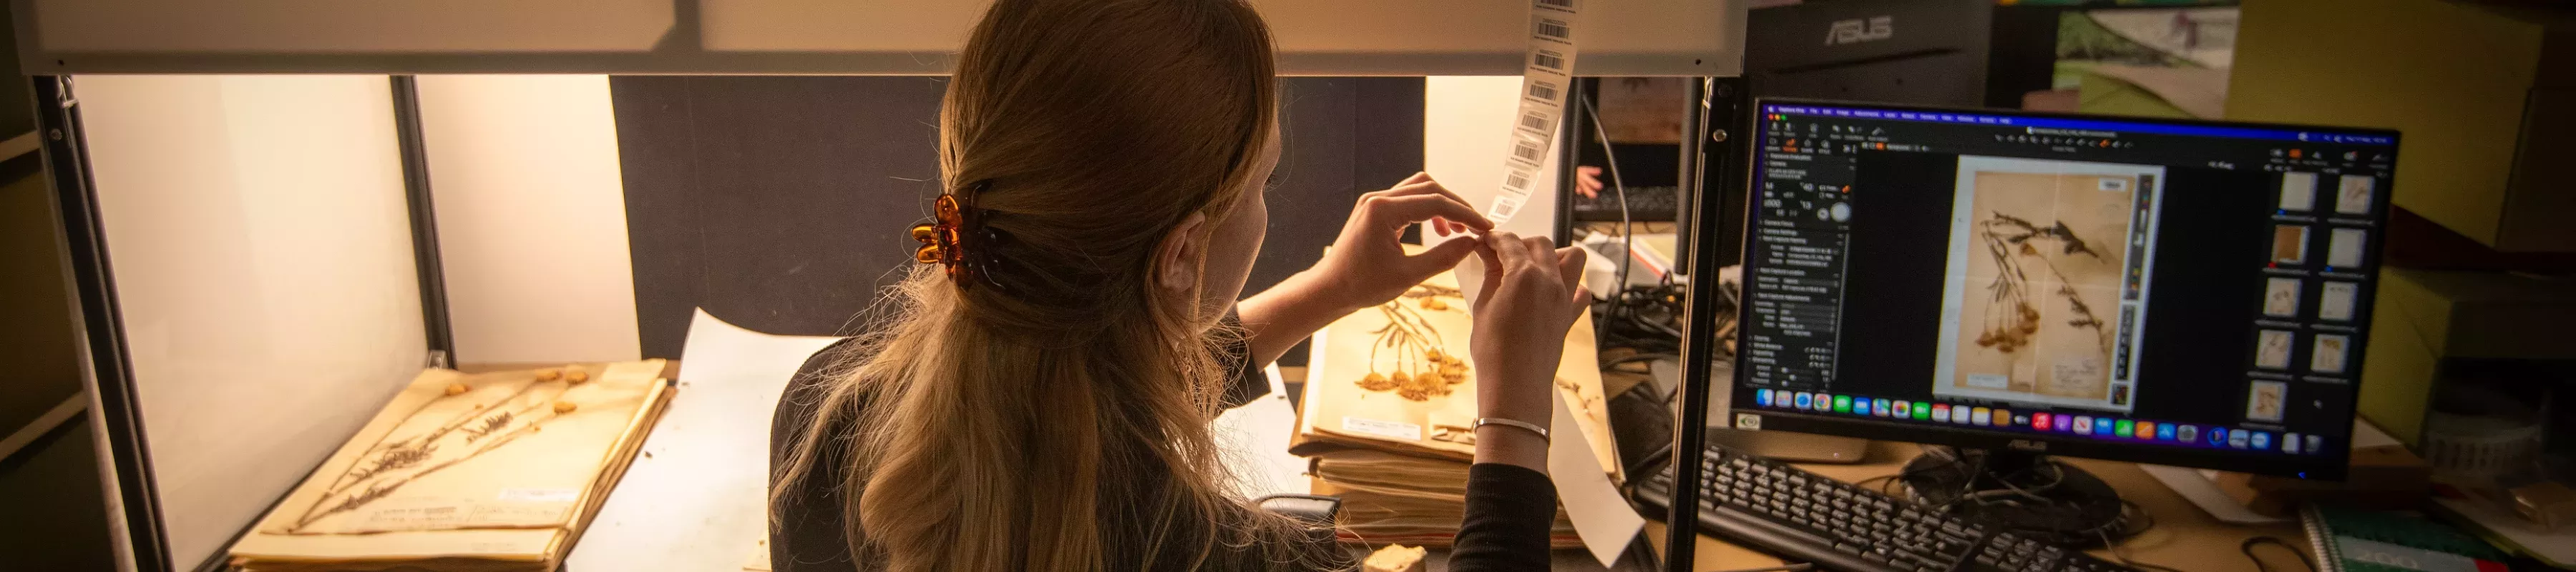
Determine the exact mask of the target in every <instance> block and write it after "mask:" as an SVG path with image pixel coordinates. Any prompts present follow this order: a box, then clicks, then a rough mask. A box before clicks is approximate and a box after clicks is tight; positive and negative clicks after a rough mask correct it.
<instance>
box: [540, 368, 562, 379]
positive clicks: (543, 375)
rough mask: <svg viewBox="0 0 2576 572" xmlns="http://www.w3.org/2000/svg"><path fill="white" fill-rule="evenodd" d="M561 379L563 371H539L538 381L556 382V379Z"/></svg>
mask: <svg viewBox="0 0 2576 572" xmlns="http://www.w3.org/2000/svg"><path fill="white" fill-rule="evenodd" d="M561 377H563V370H558V369H540V370H537V381H554V380H556V379H558V378H561Z"/></svg>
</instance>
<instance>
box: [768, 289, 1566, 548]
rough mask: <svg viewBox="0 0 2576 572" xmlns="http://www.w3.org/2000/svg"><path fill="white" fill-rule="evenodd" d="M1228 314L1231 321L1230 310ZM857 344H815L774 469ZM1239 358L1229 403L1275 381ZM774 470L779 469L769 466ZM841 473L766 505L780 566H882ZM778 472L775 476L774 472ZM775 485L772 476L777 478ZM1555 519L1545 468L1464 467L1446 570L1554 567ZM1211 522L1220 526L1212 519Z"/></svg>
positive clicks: (836, 459) (1235, 352)
mask: <svg viewBox="0 0 2576 572" xmlns="http://www.w3.org/2000/svg"><path fill="white" fill-rule="evenodd" d="M1228 319H1232V318H1231V317H1229V318H1228ZM853 349H855V345H854V344H852V343H850V342H846V341H845V342H842V343H837V344H833V345H832V346H830V347H828V348H825V349H824V350H823V351H820V352H815V354H814V357H812V358H810V359H808V360H806V362H805V365H804V367H802V368H799V369H798V370H797V372H796V378H795V379H794V380H792V381H790V382H789V383H788V387H787V391H786V393H785V394H784V395H783V396H782V397H781V398H780V399H779V401H778V409H777V412H776V413H775V415H774V417H773V419H772V421H771V426H770V433H769V462H770V464H771V466H772V468H773V469H774V468H776V467H777V466H778V465H779V464H781V463H785V462H787V458H788V457H789V455H790V453H791V452H792V451H794V450H795V445H796V442H797V440H798V439H802V438H803V437H804V430H805V428H806V427H807V426H808V425H809V424H811V423H812V422H813V420H814V418H815V416H816V415H819V414H821V413H822V412H821V411H820V410H819V409H818V408H819V407H820V406H821V402H822V400H823V399H822V398H823V396H824V395H825V394H826V393H828V391H829V389H830V384H831V383H833V382H834V381H835V380H833V379H832V378H831V377H830V376H829V375H828V374H827V372H829V371H830V370H831V369H832V367H833V366H834V365H836V364H839V363H840V362H841V361H842V360H844V359H847V357H848V355H847V353H848V352H849V351H852V350H853ZM1226 351H1227V352H1228V353H1229V354H1230V355H1229V357H1232V358H1233V359H1229V360H1226V361H1227V363H1229V364H1234V367H1233V368H1232V369H1233V371H1232V372H1231V373H1232V374H1233V381H1232V383H1231V384H1230V385H1229V386H1228V388H1227V391H1226V396H1225V405H1226V406H1227V407H1235V406H1240V405H1243V404H1245V403H1250V402H1252V400H1253V399H1255V398H1258V397H1261V396H1262V395H1265V394H1268V393H1269V392H1270V384H1269V383H1268V381H1267V380H1265V379H1264V378H1263V376H1262V374H1261V369H1260V368H1258V367H1253V365H1252V364H1249V363H1248V362H1249V361H1251V360H1250V359H1248V358H1249V356H1250V353H1251V350H1250V348H1248V347H1245V346H1243V345H1242V344H1240V343H1238V344H1234V345H1233V346H1232V347H1229V348H1226ZM838 413H840V414H838V415H835V419H833V420H832V423H835V424H839V423H849V422H853V421H855V419H856V418H858V417H860V416H864V415H867V414H869V410H868V406H867V404H866V403H864V402H862V403H860V404H858V407H856V408H855V411H850V412H838ZM820 453H821V455H820V458H819V459H818V461H819V462H820V464H819V465H818V469H822V470H825V471H835V470H841V468H843V467H847V466H848V464H847V463H846V462H845V461H846V460H847V459H846V458H845V457H844V456H843V455H844V452H843V451H842V450H840V449H838V448H835V447H824V448H823V449H822V450H821V451H820ZM770 474H772V475H776V474H778V473H777V471H775V470H773V471H771V473H770ZM840 477H841V475H836V474H831V473H829V472H824V473H817V474H816V475H815V476H812V477H808V478H806V479H805V480H803V481H802V482H799V483H797V485H796V486H795V488H794V491H793V494H790V495H787V496H785V497H783V498H780V499H779V500H778V502H775V503H773V504H771V506H770V507H769V516H770V518H769V523H770V524H769V526H770V529H769V558H770V565H771V566H772V567H774V568H773V569H774V570H776V571H777V572H858V571H860V570H877V569H879V566H877V565H876V564H875V563H873V562H863V560H865V559H857V558H853V557H852V556H851V554H850V549H849V545H848V544H847V543H846V542H845V541H844V536H843V535H844V534H845V531H846V530H847V526H846V524H847V522H848V521H847V520H846V517H845V515H843V514H842V513H841V506H842V503H841V498H840V497H839V496H838V495H840V494H841V490H840V486H841V482H842V479H841V478H840ZM773 478H774V477H773ZM772 484H773V485H775V484H776V483H772ZM1555 517H1556V487H1555V486H1554V485H1553V484H1551V483H1550V481H1549V480H1548V477H1547V475H1546V474H1544V473H1540V472H1538V471H1532V470H1529V469H1527V468H1523V467H1518V466H1513V465H1504V464H1498V463H1479V464H1476V465H1474V466H1471V467H1469V468H1468V469H1467V512H1466V521H1465V523H1464V524H1462V525H1461V526H1460V527H1459V529H1458V537H1457V541H1456V546H1455V548H1453V549H1452V550H1451V552H1450V556H1449V569H1450V570H1452V571H1455V572H1519V571H1537V570H1546V569H1547V567H1548V552H1547V551H1548V527H1549V525H1550V523H1551V522H1553V521H1554V519H1555ZM1210 526H1215V524H1214V523H1211V524H1210Z"/></svg>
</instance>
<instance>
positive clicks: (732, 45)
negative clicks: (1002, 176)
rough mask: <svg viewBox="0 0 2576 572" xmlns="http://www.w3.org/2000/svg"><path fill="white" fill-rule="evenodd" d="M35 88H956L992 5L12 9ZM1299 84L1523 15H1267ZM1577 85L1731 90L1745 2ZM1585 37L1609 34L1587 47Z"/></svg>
mask: <svg viewBox="0 0 2576 572" xmlns="http://www.w3.org/2000/svg"><path fill="white" fill-rule="evenodd" d="M12 4H13V6H14V7H15V8H16V9H17V13H18V14H19V15H20V17H19V18H18V25H19V34H18V37H19V38H20V40H19V49H20V52H19V53H20V57H21V59H22V61H23V62H24V65H25V69H26V70H27V73H30V74H37V75H43V74H64V73H619V74H845V75H846V74H870V75H915V74H938V73H944V72H945V71H946V70H947V69H948V67H949V65H950V63H951V62H950V57H951V55H952V54H954V53H955V52H956V51H957V48H958V47H959V46H960V45H963V44H964V42H965V39H966V32H967V31H968V30H969V29H971V28H973V27H974V24H975V21H976V19H977V18H978V17H979V16H980V15H982V14H983V12H984V9H985V7H986V6H989V5H990V4H991V3H990V2H986V1H956V2H906V1H900V0H575V1H550V2H526V1H511V0H372V1H368V2H345V1H340V0H236V1H229V2H192V1H188V0H13V2H12ZM1253 4H1255V5H1256V6H1257V7H1258V8H1259V9H1260V10H1261V12H1262V15H1263V16H1264V17H1265V18H1266V19H1268V20H1269V22H1270V25H1271V28H1272V31H1273V34H1274V37H1275V38H1276V42H1277V43H1278V46H1279V62H1280V72H1281V73H1283V74H1288V75H1309V76H1353V75H1403V76H1416V75H1513V74H1518V73H1519V72H1520V69H1521V68H1520V66H1521V58H1522V50H1523V49H1524V48H1525V47H1526V41H1527V36H1528V29H1527V26H1528V14H1529V12H1528V11H1529V6H1528V4H1526V3H1523V2H1511V1H1494V0H1470V1H1460V0H1447V1H1427V2H1417V1H1406V2H1383V1H1372V0H1255V1H1254V2H1253ZM1584 9H1585V13H1584V23H1583V26H1584V28H1583V30H1585V31H1583V32H1579V33H1580V34H1581V37H1582V39H1583V42H1584V44H1583V56H1582V57H1581V58H1580V59H1579V60H1578V61H1577V63H1576V65H1577V66H1578V67H1577V68H1576V69H1575V72H1576V73H1579V74H1582V75H1595V76H1728V75H1735V74H1736V73H1737V70H1738V69H1739V67H1740V63H1741V59H1742V58H1741V57H1740V54H1741V53H1742V41H1741V39H1740V36H1741V30H1742V29H1743V21H1744V20H1743V17H1744V3H1743V2H1742V1H1741V0H1612V1H1598V2H1589V3H1586V5H1585V6H1584ZM1589 30H1600V31H1599V32H1589Z"/></svg>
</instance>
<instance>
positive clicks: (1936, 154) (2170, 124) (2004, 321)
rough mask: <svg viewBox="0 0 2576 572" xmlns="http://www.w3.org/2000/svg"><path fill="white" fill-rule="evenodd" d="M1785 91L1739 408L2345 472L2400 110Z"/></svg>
mask: <svg viewBox="0 0 2576 572" xmlns="http://www.w3.org/2000/svg"><path fill="white" fill-rule="evenodd" d="M1758 111H1759V113H1760V115H1759V116H1758V118H1757V119H1756V121H1755V125H1754V126H1753V134H1754V135H1756V136H1758V137H1759V139H1758V141H1756V143H1755V147H1756V148H1755V149H1754V151H1753V154H1754V157H1753V160H1754V163H1753V167H1754V168H1753V169H1752V170H1751V173H1750V176H1751V181H1750V188H1749V191H1750V192H1751V193H1752V195H1751V203H1750V205H1749V206H1748V207H1747V209H1746V210H1747V212H1746V223H1745V228H1746V229H1747V230H1746V233H1745V234H1746V236H1745V253H1744V269H1743V295H1742V296H1743V297H1742V300H1741V306H1740V307H1741V308H1742V310H1741V313H1740V318H1741V322H1740V323H1741V329H1740V331H1739V334H1738V340H1737V342H1736V349H1737V352H1736V357H1735V359H1736V368H1735V374H1734V375H1735V384H1734V387H1733V389H1732V391H1731V392H1728V394H1727V395H1728V398H1729V399H1730V402H1729V405H1727V407H1728V409H1727V415H1728V419H1727V421H1725V422H1726V423H1728V424H1729V425H1731V426H1735V427H1739V428H1758V429H1765V430H1789V431H1799V432H1808V433H1824V434H1835V435H1847V436H1854V437H1866V438H1873V439H1888V440H1900V441H1913V442H1921V443H1932V444H1944V445H1956V446H1965V447H1978V448H1989V449H2002V448H2012V449H2018V450H2025V451H2040V452H2045V453H2048V454H2054V455H2068V456H2079V457H2094V458H2106V459H2118V460H2129V461H2139V462H2147V463H2157V464H2167V465H2181V466H2195V467H2209V468H2220V469H2227V470H2233V471H2244V472H2255V473H2266V474H2279V475H2294V476H2305V477H2311V478H2340V477H2341V475H2342V473H2343V467H2344V463H2345V458H2346V456H2347V452H2348V450H2349V446H2350V444H2349V441H2348V438H2349V436H2350V434H2351V433H2352V420H2353V399H2354V396H2355V394H2356V393H2355V390H2356V384H2357V383H2358V381H2359V378H2360V375H2359V372H2360V369H2361V360H2362V356H2363V348H2362V341H2363V338H2365V337H2366V334H2367V333H2368V332H2369V331H2370V320H2371V316H2370V310H2371V306H2370V300H2371V296H2372V291H2373V290H2374V287H2375V286H2376V282H2377V280H2378V272H2377V270H2378V264H2379V260H2378V254H2377V253H2378V251H2379V248H2378V247H2379V243H2380V240H2381V235H2382V234H2383V233H2384V232H2385V230H2386V228H2387V219H2388V214H2387V213H2388V208H2389V207H2388V197H2389V183H2390V181H2391V175H2392V172H2393V171H2392V170H2393V168H2394V166H2395V165H2396V162H2397V134H2396V133H2395V132H2391V131H2376V130H2362V129H2342V128H2315V127H2296V126H2280V125H2254V124H2240V123H2211V122H2198V121H2178V120H2161V119H2141V118H2110V117H2092V116H2074V115H2056V114H2039V113H2021V112H2009V111H1986V110H1978V111H1961V110H1941V109H1928V108H1910V107H1894V106H1880V105H1870V104H1839V103H1827V102H1808V101H1791V100H1769V99H1766V100H1762V101H1761V102H1759V103H1758ZM1713 421H1714V420H1713Z"/></svg>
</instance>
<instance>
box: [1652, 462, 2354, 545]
mask: <svg viewBox="0 0 2576 572" xmlns="http://www.w3.org/2000/svg"><path fill="white" fill-rule="evenodd" d="M1916 450H1917V448H1916V447H1915V445H1913V444H1910V443H1888V442H1874V443H1871V444H1870V451H1869V462H1866V463H1860V464H1852V465H1821V464H1802V465H1799V467H1801V468H1805V469H1807V470H1809V471H1815V472H1817V473H1820V474H1823V475H1825V476H1827V477H1832V478H1834V479H1838V480H1842V481H1846V482H1858V481H1861V480H1864V479H1869V478H1872V477H1878V476H1884V475H1892V474H1896V472H1897V471H1898V470H1899V469H1902V468H1903V467H1904V465H1905V461H1906V460H1908V459H1912V458H1914V454H1915V451H1916ZM2070 461H2071V464H2073V465H2075V466H2077V467H2081V468H2083V469H2084V470H2086V471H2091V472H2092V473H2093V475H2094V476H2098V477H2101V478H2102V480H2103V481H2106V482H2109V483H2110V484H2111V487H2112V488H2114V489H2117V490H2119V491H2120V496H2121V497H2123V498H2127V499H2129V501H2130V502H2135V503H2137V504H2138V507H2139V508H2140V509H2143V510H2145V511H2146V513H2147V514H2148V515H2149V516H2151V517H2153V518H2154V519H2155V527H2153V528H2150V529H2148V530H2147V531H2146V532H2145V533H2144V534H2139V535H2137V536H2135V537H2132V538H2130V539H2128V540H2127V541H2125V542H2123V543H2121V544H2122V546H2123V547H2124V548H2125V549H2126V550H2127V551H2128V554H2129V557H2130V558H2132V559H2135V560H2136V561H2138V562H2140V563H2143V564H2153V565H2158V566H2165V567H2169V568H2176V569H2181V570H2190V571H2193V572H2201V571H2211V572H2221V571H2233V570H2245V571H2253V570H2258V568H2256V567H2255V565H2254V563H2253V562H2252V561H2250V560H2246V558H2245V555H2244V554H2243V553H2240V552H2238V551H2237V545H2238V544H2239V543H2242V542H2244V541H2245V539H2247V538H2252V537H2256V536H2274V537H2279V538H2281V539H2282V540H2284V541H2288V542H2289V543H2291V544H2293V545H2300V546H2304V545H2305V543H2306V541H2305V540H2304V539H2305V538H2306V537H2305V536H2304V535H2303V534H2302V533H2301V532H2300V531H2299V528H2298V526H2296V525H2293V524H2272V525H2263V526H2244V525H2234V524H2227V523H2222V522H2218V521H2217V520H2216V519H2213V518H2210V516H2209V513H2206V512H2202V511H2201V510H2200V508H2199V507H2195V506H2192V504H2191V501H2187V500H2183V498H2182V496H2181V495H2177V494H2174V492H2173V490H2172V489H2168V488H2165V486H2164V484H2163V483H2158V482H2156V480H2155V478H2153V477H2149V476H2147V474H2146V472H2144V471H2140V470H2138V466H2137V465H2135V464H2132V463H2119V462H2111V461H2095V460H2091V459H2070ZM1655 517H1656V518H1660V517H1661V515H1655ZM1646 529H1647V534H1649V535H1650V537H1651V539H1652V541H1653V542H1654V545H1655V548H1656V549H1657V550H1661V549H1662V548H1663V546H1664V525H1663V523H1662V522H1660V521H1650V522H1647V523H1646ZM2092 552H2093V555H2094V556H2097V557H2101V558H2104V559H2108V560H2111V561H2113V562H2117V561H2119V558H2117V557H2115V556H2112V555H2111V553H2110V551H2108V550H2094V551H2092ZM2287 552H2288V551H2285V550H2281V549H2279V548H2277V547H2276V548H2264V549H2257V550H2255V554H2258V555H2262V556H2263V558H2264V561H2265V562H2266V563H2268V564H2269V565H2270V566H2271V567H2272V569H2273V570H2301V569H2304V568H2302V567H2301V566H2300V565H2299V563H2298V562H2297V561H2296V560H2295V559H2294V558H2293V557H2292V556H2290V555H2289V554H2288V553H2287ZM1693 556H1694V560H1696V563H1695V564H1694V565H1693V566H1692V567H1691V569H1692V570H1698V571H1704V572H1715V571H1724V570H1741V569H1746V568H1760V567H1764V566H1777V565H1780V564H1781V561H1780V559H1778V558H1772V557H1770V556H1768V555H1765V554H1762V553H1759V552H1754V551H1752V550H1750V549H1746V548H1743V547H1739V546H1736V545H1733V544H1728V543H1726V542H1725V541H1721V540H1718V539H1715V538H1711V537H1709V536H1706V535H1702V536H1700V537H1699V546H1698V548H1696V549H1695V551H1694V555H1693Z"/></svg>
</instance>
